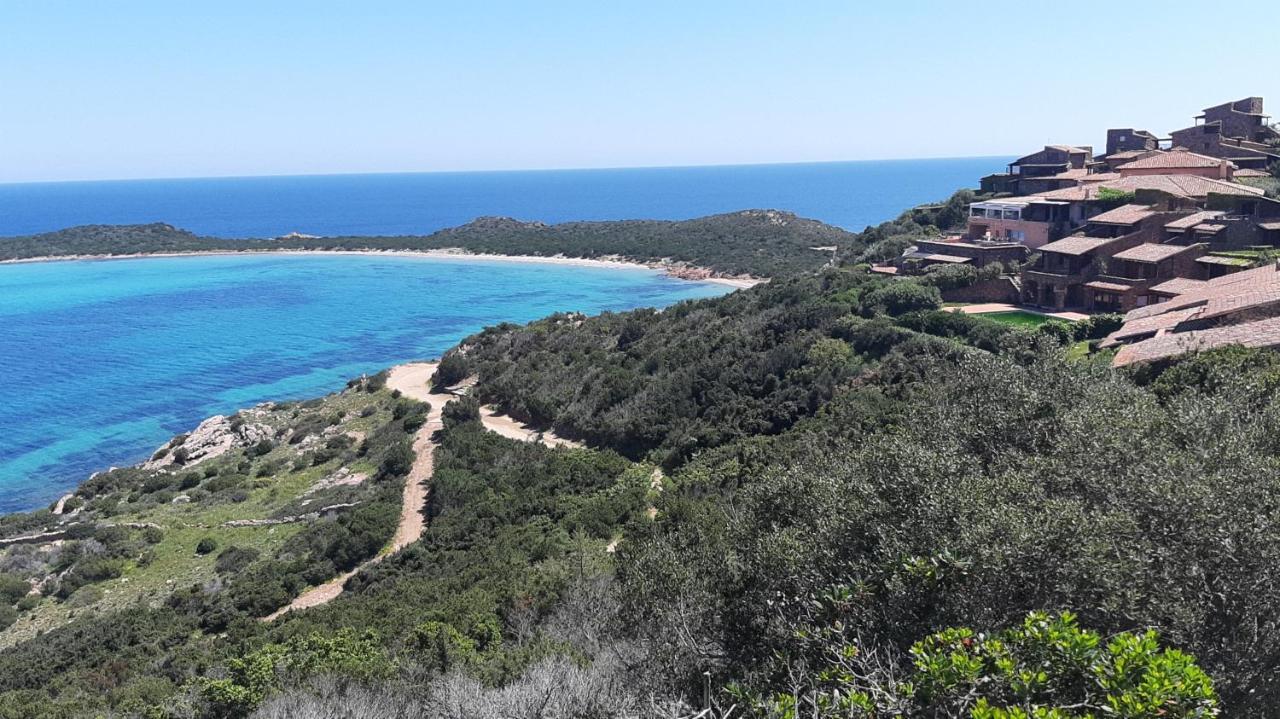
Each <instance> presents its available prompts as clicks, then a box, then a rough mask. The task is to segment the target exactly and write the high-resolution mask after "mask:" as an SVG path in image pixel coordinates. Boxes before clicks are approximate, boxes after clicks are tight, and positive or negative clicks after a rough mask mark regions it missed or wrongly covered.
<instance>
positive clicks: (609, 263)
mask: <svg viewBox="0 0 1280 719" xmlns="http://www.w3.org/2000/svg"><path fill="white" fill-rule="evenodd" d="M222 255H294V256H307V255H371V256H377V257H396V258H406V259H414V258H418V259H432V260H464V261H472V262H474V261H476V260H481V261H486V262H488V261H494V262H522V263H534V264H550V265H569V266H574V267H599V268H608V269H619V270H624V269H625V270H647V271H657V272H665V273H666V274H667V276H669V277H674V278H676V279H682V280H689V281H693V282H711V283H715V284H719V285H726V286H729V287H736V288H739V289H741V288H746V287H753V286H755V285H758V284H760V283H762V282H767V281H768V280H767V279H766V278H761V277H720V276H715V275H713V274H711V273H710V271H709V270H705V269H702V268H696V267H686V266H683V265H676V264H674V263H668V262H649V263H642V262H632V261H628V260H625V259H622V258H618V257H608V258H604V259H592V258H586V257H565V256H563V255H552V256H544V255H491V254H482V253H476V252H467V251H465V250H461V249H440V250H204V251H198V252H138V253H132V254H125V255H50V256H40V257H21V258H16V259H9V260H0V265H18V264H28V263H35V262H80V261H102V260H140V259H147V258H158V257H217V256H222ZM704 275H705V276H704Z"/></svg>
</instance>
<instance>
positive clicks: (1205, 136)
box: [1170, 97, 1280, 169]
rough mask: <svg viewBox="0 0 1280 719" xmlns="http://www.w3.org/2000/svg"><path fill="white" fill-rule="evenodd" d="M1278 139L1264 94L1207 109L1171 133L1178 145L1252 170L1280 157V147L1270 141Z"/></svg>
mask: <svg viewBox="0 0 1280 719" xmlns="http://www.w3.org/2000/svg"><path fill="white" fill-rule="evenodd" d="M1275 140H1280V130H1277V129H1276V127H1275V126H1274V125H1272V124H1271V117H1270V116H1269V115H1267V114H1266V113H1265V112H1264V111H1263V107H1262V98H1260V97H1246V98H1244V99H1243V100H1236V101H1235V102H1227V103H1223V104H1221V105H1215V106H1214V107H1209V108H1205V110H1204V112H1203V113H1201V114H1200V115H1197V116H1196V118H1195V124H1194V125H1192V126H1191V127H1186V128H1183V129H1181V130H1174V131H1173V132H1172V133H1170V141H1171V142H1172V143H1173V145H1174V146H1178V147H1183V148H1186V149H1188V150H1191V151H1193V152H1198V153H1201V154H1204V155H1209V156H1211V157H1219V158H1223V159H1227V160H1231V161H1232V162H1234V163H1236V165H1237V166H1238V167H1241V168H1251V169H1266V167H1267V165H1269V164H1271V163H1272V162H1275V161H1277V160H1280V149H1277V148H1276V147H1274V146H1272V145H1269V144H1268V143H1269V142H1272V141H1275Z"/></svg>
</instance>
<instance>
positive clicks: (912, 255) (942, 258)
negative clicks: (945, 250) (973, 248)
mask: <svg viewBox="0 0 1280 719" xmlns="http://www.w3.org/2000/svg"><path fill="white" fill-rule="evenodd" d="M903 257H906V258H907V259H909V260H929V261H930V262H954V263H957V264H958V263H961V262H970V261H972V258H970V257H960V256H959V255H944V254H941V253H937V252H908V253H907V254H905V255H903Z"/></svg>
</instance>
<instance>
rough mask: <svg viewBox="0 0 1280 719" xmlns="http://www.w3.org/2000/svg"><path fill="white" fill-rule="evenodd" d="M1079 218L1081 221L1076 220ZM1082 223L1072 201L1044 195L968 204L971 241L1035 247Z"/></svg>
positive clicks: (968, 234) (967, 235) (967, 232)
mask: <svg viewBox="0 0 1280 719" xmlns="http://www.w3.org/2000/svg"><path fill="white" fill-rule="evenodd" d="M1077 220H1078V221H1077ZM1080 224H1083V217H1081V215H1080V213H1079V212H1078V211H1075V212H1073V208H1072V206H1071V203H1069V202H1063V201H1059V200H1050V199H1044V198H1042V197H1037V196H1030V197H1009V198H1003V199H998V200H984V201H982V202H974V203H971V204H970V205H969V221H968V229H967V230H966V232H965V235H964V239H965V240H966V241H969V242H976V243H983V242H1006V243H1014V244H1019V245H1023V246H1024V247H1028V248H1031V249H1035V248H1037V247H1039V246H1041V245H1043V244H1045V243H1048V242H1052V241H1053V240H1056V239H1058V238H1060V237H1062V236H1064V235H1066V234H1067V233H1069V232H1070V231H1071V230H1073V229H1075V228H1076V227H1079V226H1080Z"/></svg>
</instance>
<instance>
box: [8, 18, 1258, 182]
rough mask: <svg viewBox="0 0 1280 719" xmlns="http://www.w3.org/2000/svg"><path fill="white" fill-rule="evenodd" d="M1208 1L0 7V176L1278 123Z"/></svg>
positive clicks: (727, 157)
mask: <svg viewBox="0 0 1280 719" xmlns="http://www.w3.org/2000/svg"><path fill="white" fill-rule="evenodd" d="M1216 7H1217V6H1215V5H1213V4H1212V3H1209V4H1208V5H1206V3H1205V2H1204V0H1196V1H1195V2H1185V3H1184V2H1180V1H1178V0H1164V1H1162V2H1147V1H1145V0H1143V1H1138V2H1113V1H1111V2H1088V1H1083V2H1082V1H1077V2H1070V3H1058V2H1053V3H1049V2H1040V1H1037V0H1017V1H999V2H982V3H952V2H942V1H941V0H939V1H937V2H924V1H923V0H919V1H914V0H893V1H891V2H860V1H859V2H853V1H843V2H836V1H832V2H792V3H784V2H777V1H776V0H775V1H773V2H756V1H754V0H735V1H732V2H731V1H728V0H723V1H711V0H680V1H678V2H667V1H666V0H644V1H643V2H623V1H619V2H602V1H601V0H591V1H586V0H582V1H579V0H565V1H563V2H556V1H555V0H545V1H543V2H536V1H530V2H525V3H516V2H497V1H495V2H471V3H462V2H428V1H418V2H411V1H408V0H404V1H400V0H371V1H370V2H352V1H350V0H347V1H344V2H328V1H326V0H311V1H309V2H287V1H278V2H277V1H270V0H258V1H256V2H241V1H238V0H219V1H217V2H200V3H193V2H181V1H176V0H164V1H163V2H160V1H156V2H143V1H134V0H113V1H111V2H103V1H102V0H79V1H76V0H2V1H0V93H3V94H2V95H0V181H4V182H15V181H37V180H61V179H93V178H134V177H192V176H210V175H256V174H301V173H331V172H379V171H429V170H478V169H514V168H553V167H619V166H638V165H688V164H723V163H753V162H804V161H821V160H854V159H879V158H905V157H944V156H965V155H971V156H972V155H994V154H1016V153H1022V152H1024V151H1029V150H1031V149H1033V148H1034V147H1036V146H1039V145H1043V144H1044V143H1045V142H1049V141H1052V142H1059V143H1081V144H1088V143H1092V144H1094V145H1100V144H1101V143H1102V139H1103V130H1104V129H1105V128H1106V127H1108V126H1116V125H1135V126H1138V127H1146V128H1149V129H1151V130H1153V131H1155V132H1157V133H1161V134H1162V133H1165V132H1168V131H1169V130H1172V129H1176V128H1178V127H1182V126H1184V125H1187V124H1190V122H1191V116H1192V115H1193V114H1194V113H1195V112H1196V111H1198V110H1199V109H1200V108H1202V107H1204V106H1207V105H1209V104H1213V103H1216V102H1219V101H1225V100H1229V99H1235V98H1238V97H1243V96H1246V95H1251V94H1261V95H1264V96H1266V97H1267V98H1268V99H1269V100H1270V101H1271V103H1272V108H1271V109H1272V110H1273V112H1274V114H1276V115H1277V116H1280V53H1277V48H1280V2H1278V1H1277V0H1258V1H1250V0H1237V1H1236V2H1232V3H1229V4H1225V5H1222V6H1221V7H1220V8H1218V9H1217V10H1214V11H1212V12H1210V13H1208V15H1206V13H1205V12H1204V11H1205V9H1206V8H1216ZM1184 8H1185V9H1184ZM1206 19H1208V21H1206Z"/></svg>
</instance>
